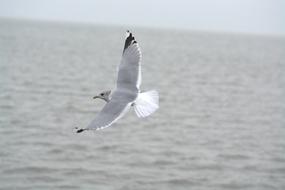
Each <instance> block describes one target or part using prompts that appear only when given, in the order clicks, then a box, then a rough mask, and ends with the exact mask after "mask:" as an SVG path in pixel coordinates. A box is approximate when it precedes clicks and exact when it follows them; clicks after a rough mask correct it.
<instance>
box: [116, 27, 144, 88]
mask: <svg viewBox="0 0 285 190" xmlns="http://www.w3.org/2000/svg"><path fill="white" fill-rule="evenodd" d="M141 57H142V54H141V50H140V48H139V45H138V43H137V41H135V38H134V36H133V35H132V33H130V32H129V31H127V33H126V40H125V45H124V50H123V55H122V60H121V63H120V65H119V71H118V78H117V89H122V90H128V91H130V92H132V93H138V92H139V88H140V83H141Z"/></svg>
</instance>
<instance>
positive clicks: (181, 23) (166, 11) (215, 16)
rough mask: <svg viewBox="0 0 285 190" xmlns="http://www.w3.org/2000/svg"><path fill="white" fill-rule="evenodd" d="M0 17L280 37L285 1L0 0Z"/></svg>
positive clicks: (283, 30) (284, 31)
mask: <svg viewBox="0 0 285 190" xmlns="http://www.w3.org/2000/svg"><path fill="white" fill-rule="evenodd" d="M0 17H13V18H28V19H37V20H54V21H74V22H92V23H100V24H116V25H125V26H127V25H131V26H148V27H167V28H182V29H183V28H184V29H194V30H214V31H230V32H245V33H257V34H277V35H285V0H172V1H170V0H101V1H100V0H0Z"/></svg>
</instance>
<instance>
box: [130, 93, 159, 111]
mask: <svg viewBox="0 0 285 190" xmlns="http://www.w3.org/2000/svg"><path fill="white" fill-rule="evenodd" d="M134 108H135V112H136V114H137V116H138V117H147V116H149V115H150V114H152V113H153V112H155V111H156V110H157V109H158V108H159V95H158V92H157V91H155V90H151V91H147V92H143V93H140V94H139V95H138V98H137V100H136V101H135V105H134Z"/></svg>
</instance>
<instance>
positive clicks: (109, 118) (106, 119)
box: [86, 98, 131, 130]
mask: <svg viewBox="0 0 285 190" xmlns="http://www.w3.org/2000/svg"><path fill="white" fill-rule="evenodd" d="M130 106H131V103H129V102H126V101H121V100H118V99H117V98H112V99H111V101H110V102H108V103H107V104H106V105H105V106H104V107H103V109H102V110H101V112H99V113H98V115H97V116H96V117H95V119H94V120H93V121H92V122H91V123H90V124H89V125H88V126H87V128H86V129H87V130H90V129H92V130H99V129H103V128H106V127H109V126H111V125H112V124H113V123H115V122H116V121H117V120H118V119H120V118H121V117H122V116H124V115H125V113H126V112H127V111H128V110H129V108H130Z"/></svg>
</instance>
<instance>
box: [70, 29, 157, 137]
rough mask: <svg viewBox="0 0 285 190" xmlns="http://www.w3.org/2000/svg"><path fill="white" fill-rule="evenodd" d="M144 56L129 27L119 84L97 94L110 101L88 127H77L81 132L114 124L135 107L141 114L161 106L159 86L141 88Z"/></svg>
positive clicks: (147, 114) (139, 115) (152, 111)
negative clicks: (147, 88)
mask: <svg viewBox="0 0 285 190" xmlns="http://www.w3.org/2000/svg"><path fill="white" fill-rule="evenodd" d="M141 59H142V53H141V50H140V47H139V45H138V43H137V41H136V40H135V38H134V36H133V34H132V33H131V32H130V31H127V32H126V39H125V45H124V49H123V55H122V59H121V63H120V64H119V67H118V76H117V84H116V88H115V90H113V91H111V90H106V91H103V92H101V93H100V94H99V95H97V96H94V97H93V98H94V99H96V98H99V99H102V100H104V101H106V104H105V106H104V107H103V108H102V110H101V111H100V112H99V113H98V114H97V116H96V117H95V119H94V120H93V121H91V123H90V124H89V125H88V126H87V127H86V128H81V129H78V128H76V129H77V133H81V132H83V131H86V130H100V129H104V128H106V127H110V126H111V125H112V124H114V123H115V122H117V121H118V120H119V119H120V118H122V117H123V116H124V115H125V114H126V113H127V112H128V110H129V109H130V108H131V107H133V108H134V110H135V113H136V115H137V116H138V117H139V118H144V117H147V116H149V115H151V114H152V113H154V112H155V111H156V110H157V109H158V108H159V94H158V92H157V91H156V90H150V91H146V92H141V91H140V85H141Z"/></svg>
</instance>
